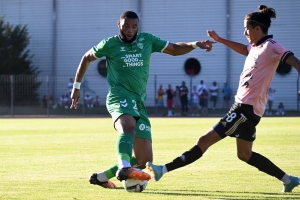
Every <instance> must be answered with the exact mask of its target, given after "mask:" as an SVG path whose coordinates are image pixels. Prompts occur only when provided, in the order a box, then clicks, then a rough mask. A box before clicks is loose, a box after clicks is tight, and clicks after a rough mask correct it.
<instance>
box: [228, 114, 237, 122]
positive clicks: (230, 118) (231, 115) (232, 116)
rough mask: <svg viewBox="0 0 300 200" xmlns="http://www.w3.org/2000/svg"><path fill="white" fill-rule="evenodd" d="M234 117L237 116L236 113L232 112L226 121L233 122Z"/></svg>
mask: <svg viewBox="0 0 300 200" xmlns="http://www.w3.org/2000/svg"><path fill="white" fill-rule="evenodd" d="M234 118H236V113H235V112H233V113H231V114H230V115H229V116H228V117H227V118H226V122H231V121H232V120H233V119H234Z"/></svg>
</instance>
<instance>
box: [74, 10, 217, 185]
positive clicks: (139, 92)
mask: <svg viewBox="0 0 300 200" xmlns="http://www.w3.org/2000/svg"><path fill="white" fill-rule="evenodd" d="M138 25H139V18H138V16H137V14H136V13H135V12H132V11H126V12H124V13H122V15H121V17H120V19H119V21H118V27H119V29H120V33H119V34H118V35H115V36H112V37H110V38H107V39H103V40H102V41H101V42H100V43H99V44H98V45H96V46H94V47H93V48H91V49H90V50H89V51H87V52H86V53H85V54H84V56H83V57H82V59H81V61H80V63H79V66H78V69H77V72H76V76H75V82H74V85H73V90H72V94H71V98H72V105H71V108H75V109H76V108H77V104H78V99H79V97H80V90H79V89H80V84H81V81H82V79H83V76H84V74H85V72H86V71H87V69H88V67H89V65H90V62H92V61H94V60H96V59H97V58H101V57H104V56H105V57H106V64H107V81H108V83H109V85H110V89H109V92H108V95H107V99H106V107H107V110H108V112H109V113H110V114H111V116H112V119H113V122H114V128H115V129H116V130H117V131H118V133H119V138H118V140H117V142H116V151H117V155H118V156H117V157H118V164H116V165H114V166H112V167H111V168H110V169H108V170H105V171H102V172H100V173H94V174H92V176H91V177H90V183H91V184H95V185H99V186H102V187H104V188H115V187H116V186H115V184H114V183H112V182H111V181H109V179H110V178H112V177H114V176H116V177H117V179H118V180H120V181H122V180H126V179H127V178H133V179H137V180H149V179H150V178H151V177H150V175H149V174H147V173H144V172H143V171H141V170H137V169H135V168H134V167H132V166H135V165H137V166H139V167H140V168H144V167H145V164H146V163H147V162H148V161H152V157H153V153H152V139H151V124H150V121H149V119H148V114H147V111H146V108H145V106H144V104H143V101H144V100H145V99H146V85H147V81H148V76H149V63H150V57H151V54H152V53H154V52H161V53H166V54H170V55H173V56H178V55H183V54H186V53H189V52H190V51H192V50H194V49H195V48H197V47H199V48H201V49H205V50H206V51H207V52H208V51H211V49H212V44H213V43H214V42H211V41H208V40H206V41H196V42H188V43H184V42H178V43H171V42H169V41H166V40H161V39H160V38H158V37H156V36H154V35H152V34H150V33H138ZM132 151H133V152H134V156H132Z"/></svg>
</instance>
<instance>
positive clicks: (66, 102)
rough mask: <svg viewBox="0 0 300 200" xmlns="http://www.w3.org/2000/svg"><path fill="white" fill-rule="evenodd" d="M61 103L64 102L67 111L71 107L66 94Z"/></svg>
mask: <svg viewBox="0 0 300 200" xmlns="http://www.w3.org/2000/svg"><path fill="white" fill-rule="evenodd" d="M63 101H64V107H65V109H68V108H69V107H70V106H71V97H70V95H69V94H66V96H65V97H64V100H63Z"/></svg>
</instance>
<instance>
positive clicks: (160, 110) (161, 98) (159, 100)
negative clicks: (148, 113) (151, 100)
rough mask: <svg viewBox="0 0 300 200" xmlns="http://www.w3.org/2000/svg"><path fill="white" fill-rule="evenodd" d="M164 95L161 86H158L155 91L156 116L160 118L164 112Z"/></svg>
mask: <svg viewBox="0 0 300 200" xmlns="http://www.w3.org/2000/svg"><path fill="white" fill-rule="evenodd" d="M164 95H165V91H164V89H163V86H162V85H160V86H159V88H158V89H157V114H158V115H159V116H162V115H163V112H164V110H163V109H164Z"/></svg>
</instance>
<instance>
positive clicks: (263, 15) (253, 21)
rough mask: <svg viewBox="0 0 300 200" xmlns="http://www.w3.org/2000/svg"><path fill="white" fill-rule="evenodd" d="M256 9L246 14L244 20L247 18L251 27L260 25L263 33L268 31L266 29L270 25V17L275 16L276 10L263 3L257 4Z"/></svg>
mask: <svg viewBox="0 0 300 200" xmlns="http://www.w3.org/2000/svg"><path fill="white" fill-rule="evenodd" d="M258 10H259V11H256V12H251V13H249V14H247V15H246V17H245V20H248V24H249V25H251V26H252V27H255V26H260V28H261V30H262V32H263V33H268V29H269V27H270V26H271V18H276V12H275V10H274V9H273V8H270V7H267V6H265V5H260V6H258Z"/></svg>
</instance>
